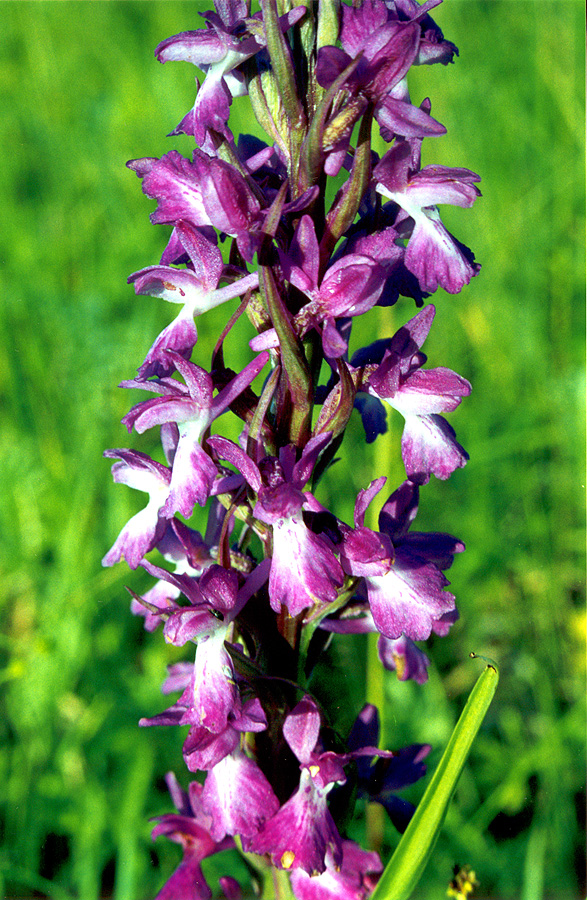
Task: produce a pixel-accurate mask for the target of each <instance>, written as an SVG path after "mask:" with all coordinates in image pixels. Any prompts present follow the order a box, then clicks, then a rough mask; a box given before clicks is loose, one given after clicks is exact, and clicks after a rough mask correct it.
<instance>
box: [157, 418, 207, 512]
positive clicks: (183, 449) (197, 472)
mask: <svg viewBox="0 0 587 900" xmlns="http://www.w3.org/2000/svg"><path fill="white" fill-rule="evenodd" d="M216 474H217V469H216V466H215V464H214V463H213V462H212V460H211V459H210V457H209V456H208V454H207V453H206V451H205V450H204V449H203V448H202V447H201V446H200V444H199V443H198V441H197V440H194V439H190V437H189V436H188V435H187V434H183V435H181V436H180V439H179V444H178V446H177V451H176V453H175V457H174V460H173V472H172V475H171V484H170V486H169V497H168V499H167V502H166V503H165V506H164V508H163V514H164V515H166V516H168V517H169V518H171V516H173V515H174V514H175V513H176V512H180V513H181V514H182V516H185V517H186V518H189V517H190V516H191V514H192V512H193V510H194V505H195V504H196V503H198V504H199V505H200V506H204V505H205V503H206V502H207V500H208V497H209V496H210V492H211V490H212V485H213V484H214V479H215V478H216Z"/></svg>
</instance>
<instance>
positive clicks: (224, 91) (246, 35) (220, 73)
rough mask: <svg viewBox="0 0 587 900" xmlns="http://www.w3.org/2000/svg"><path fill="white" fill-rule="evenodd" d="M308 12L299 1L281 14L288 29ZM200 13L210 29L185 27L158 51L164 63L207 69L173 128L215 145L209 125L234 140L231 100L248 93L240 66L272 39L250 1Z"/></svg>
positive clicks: (202, 142) (174, 131) (205, 143)
mask: <svg viewBox="0 0 587 900" xmlns="http://www.w3.org/2000/svg"><path fill="white" fill-rule="evenodd" d="M304 14H305V9H304V8H303V7H297V8H296V9H294V10H291V11H290V12H289V13H287V14H286V15H284V16H281V18H280V20H279V23H280V27H281V29H282V31H287V29H288V28H290V27H291V26H292V25H294V24H295V23H296V22H297V21H299V19H300V18H302V17H303V15H304ZM200 15H201V16H202V17H203V18H204V19H205V20H206V28H205V29H199V30H198V31H184V32H182V33H181V34H176V35H174V36H173V37H170V38H167V39H166V40H164V41H162V42H161V43H160V44H159V45H158V47H156V49H155V56H156V58H157V59H158V60H159V62H161V63H166V62H169V61H170V60H185V61H186V62H190V63H193V64H194V65H195V66H197V67H198V68H199V69H201V70H202V71H203V72H204V73H205V78H204V82H203V84H202V85H201V87H200V89H199V90H198V93H197V95H196V102H195V104H194V107H193V109H191V110H190V111H189V113H188V114H187V115H186V116H185V117H184V118H183V119H182V121H181V122H180V124H179V125H178V126H177V128H175V129H174V130H173V131H172V132H171V134H192V135H193V136H194V138H195V140H196V142H197V143H198V144H200V145H202V146H205V147H206V148H207V149H208V147H209V148H210V149H212V148H213V146H214V145H213V143H212V142H210V143H209V144H208V130H209V129H213V130H214V131H217V132H218V133H219V134H222V135H224V137H225V138H226V139H227V140H229V141H231V140H232V132H231V131H230V129H229V128H228V126H227V124H226V123H227V121H228V117H229V115H230V104H231V103H232V98H233V97H237V96H244V95H245V94H246V93H247V88H246V84H245V78H244V74H243V72H241V71H239V68H238V67H239V66H241V65H242V63H244V62H245V61H246V60H247V59H250V58H251V57H252V56H254V55H255V54H256V53H258V51H259V50H261V49H262V48H263V47H264V46H265V44H266V41H265V35H264V33H263V29H262V28H260V27H259V26H260V24H261V23H260V22H259V21H258V18H257V17H253V18H252V19H247V18H246V16H247V7H246V4H245V3H243V2H242V0H237V2H233V3H229V4H222V5H217V12H216V13H213V12H206V13H200ZM251 29H253V30H251Z"/></svg>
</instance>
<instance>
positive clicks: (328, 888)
mask: <svg viewBox="0 0 587 900" xmlns="http://www.w3.org/2000/svg"><path fill="white" fill-rule="evenodd" d="M382 870H383V864H382V862H381V860H380V859H379V856H378V854H377V853H375V852H370V851H367V850H362V849H361V848H360V847H359V846H358V845H357V844H355V843H354V842H353V841H343V842H342V863H341V865H340V868H339V869H335V868H330V867H329V868H327V869H326V870H325V871H324V872H323V873H322V874H321V875H314V876H310V875H308V873H307V872H305V871H304V870H303V869H294V870H293V871H292V873H291V876H290V881H291V887H292V890H293V893H294V896H295V897H296V900H366V898H367V897H368V896H369V895H370V894H371V892H372V891H373V888H374V887H375V884H376V882H377V876H378V874H379V873H380V872H381V871H382Z"/></svg>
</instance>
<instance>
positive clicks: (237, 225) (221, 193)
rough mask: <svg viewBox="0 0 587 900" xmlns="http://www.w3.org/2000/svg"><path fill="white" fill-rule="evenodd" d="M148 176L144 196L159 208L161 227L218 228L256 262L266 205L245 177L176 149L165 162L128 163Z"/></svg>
mask: <svg viewBox="0 0 587 900" xmlns="http://www.w3.org/2000/svg"><path fill="white" fill-rule="evenodd" d="M127 165H128V167H129V168H131V169H133V171H135V172H136V173H137V175H138V176H139V177H140V178H142V180H143V181H142V188H143V192H144V193H145V194H146V195H147V197H150V198H152V199H154V200H157V202H158V205H157V209H156V210H155V212H153V213H151V216H150V219H151V222H152V223H153V224H154V225H156V224H165V223H171V224H173V225H175V224H176V223H177V222H179V221H184V222H187V223H188V224H189V225H192V226H194V227H196V228H201V227H205V226H210V225H211V226H213V227H214V228H216V229H217V230H218V231H220V232H222V233H224V234H228V235H231V236H232V237H235V238H236V240H237V244H238V247H239V250H240V252H241V254H242V256H243V258H244V259H245V260H246V261H247V262H250V261H251V260H252V258H253V255H254V252H255V250H256V247H257V244H258V241H259V239H260V229H261V225H262V221H263V213H262V210H261V204H260V202H259V200H258V198H257V195H256V193H255V192H254V191H253V188H252V187H251V185H250V184H249V182H248V181H247V180H246V179H245V177H244V176H243V175H242V174H241V173H240V172H239V171H238V169H236V168H235V167H234V166H232V165H230V164H229V163H227V162H225V161H224V160H222V159H217V158H215V157H212V156H208V155H207V154H206V153H204V152H203V151H202V150H199V149H198V148H196V149H195V150H194V152H193V159H192V161H191V162H190V161H189V160H187V159H185V157H183V156H181V155H180V154H179V153H178V152H177V151H176V150H171V151H170V152H169V153H166V154H165V156H162V157H161V159H147V158H146V159H139V160H131V161H130V162H129V163H127Z"/></svg>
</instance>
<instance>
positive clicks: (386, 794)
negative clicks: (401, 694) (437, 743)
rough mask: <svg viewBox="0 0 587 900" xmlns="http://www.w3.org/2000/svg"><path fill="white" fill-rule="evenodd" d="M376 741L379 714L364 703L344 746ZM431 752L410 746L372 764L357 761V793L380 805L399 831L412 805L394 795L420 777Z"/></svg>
mask: <svg viewBox="0 0 587 900" xmlns="http://www.w3.org/2000/svg"><path fill="white" fill-rule="evenodd" d="M378 740H379V713H378V711H377V707H376V706H373V704H371V703H366V704H365V706H364V707H363V709H362V710H361V712H360V713H359V715H358V716H357V718H356V720H355V723H354V725H353V728H352V730H351V733H350V735H349V738H348V746H349V748H350V749H351V750H358V749H359V748H361V747H364V746H366V745H369V746H370V745H372V744H375V745H376V744H377V742H378ZM431 749H432V748H431V747H430V745H429V744H413V745H412V746H410V747H405V748H404V749H403V750H399V751H397V752H395V753H393V754H392V756H391V757H387V758H381V757H380V758H379V759H377V760H376V761H375V763H374V764H372V763H371V762H370V761H369V760H367V759H364V758H359V759H358V760H357V776H358V786H359V791H360V793H362V794H363V795H364V796H366V797H367V798H368V799H369V800H370V801H371V802H373V803H380V804H381V805H382V806H383V807H384V808H385V810H386V811H387V813H388V815H389V817H390V819H391V821H392V822H393V824H394V826H395V827H396V828H397V829H398V831H400V832H404V831H405V830H406V828H407V826H408V824H409V821H410V819H411V817H412V815H413V814H414V810H415V806H414V805H413V804H412V803H409V802H408V801H407V800H403V799H401V798H400V797H397V796H396V795H395V792H396V791H399V790H401V789H402V788H404V787H408V786H409V785H411V784H414V783H415V782H416V781H419V780H420V778H423V776H424V775H425V774H426V766H425V765H424V763H423V762H422V760H423V759H425V758H426V756H428V754H429V753H430V750H431Z"/></svg>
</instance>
